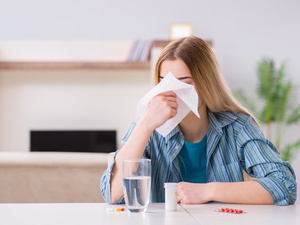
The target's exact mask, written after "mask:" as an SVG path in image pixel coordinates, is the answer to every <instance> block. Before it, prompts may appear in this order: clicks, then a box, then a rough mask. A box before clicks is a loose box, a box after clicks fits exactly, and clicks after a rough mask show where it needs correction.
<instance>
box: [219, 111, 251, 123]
mask: <svg viewBox="0 0 300 225" xmlns="http://www.w3.org/2000/svg"><path fill="white" fill-rule="evenodd" d="M213 114H214V116H215V118H216V120H217V121H218V122H219V123H220V124H221V125H229V124H231V125H234V126H237V127H243V126H245V124H246V123H249V122H251V121H253V119H252V116H251V115H247V114H245V113H241V112H234V111H224V112H217V113H213ZM253 122H254V121H253Z"/></svg>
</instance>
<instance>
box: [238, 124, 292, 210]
mask: <svg viewBox="0 0 300 225" xmlns="http://www.w3.org/2000/svg"><path fill="white" fill-rule="evenodd" d="M237 143H238V147H239V156H240V158H241V161H242V165H243V167H244V169H245V170H246V172H247V173H248V174H249V175H250V176H252V177H255V179H254V180H255V181H257V182H259V183H260V184H261V185H262V186H263V187H264V188H265V189H266V190H267V191H268V192H269V193H270V194H271V196H272V198H273V201H274V204H276V205H289V204H294V203H295V201H296V198H297V184H296V176H295V173H294V170H293V168H292V167H291V165H290V164H289V163H288V162H284V161H282V160H281V158H280V154H279V152H278V150H277V149H276V148H275V146H274V145H273V144H272V143H271V142H269V141H268V140H267V139H266V138H265V137H264V135H263V134H262V132H261V131H260V129H259V128H258V127H257V125H256V124H255V123H254V122H253V121H252V119H250V120H249V121H247V123H246V124H245V126H244V128H243V129H242V130H241V131H240V133H239V135H238V137H237Z"/></svg>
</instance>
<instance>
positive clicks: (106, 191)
mask: <svg viewBox="0 0 300 225" xmlns="http://www.w3.org/2000/svg"><path fill="white" fill-rule="evenodd" d="M135 126H136V123H132V124H131V126H130V128H129V130H128V131H127V133H126V135H125V137H124V138H123V140H122V143H121V146H124V144H125V143H126V141H127V140H128V139H129V137H130V135H131V133H132V131H133V130H134V128H135ZM119 151H120V150H118V151H116V153H115V156H114V158H113V159H112V161H111V162H110V164H109V166H108V168H107V169H106V171H105V172H104V173H103V175H102V178H101V182H100V189H101V193H102V195H103V198H104V200H105V201H106V202H107V203H108V204H123V203H124V202H125V201H124V196H122V197H121V198H120V199H119V200H118V201H116V202H115V203H112V202H111V195H110V185H111V174H112V170H113V168H114V165H115V162H116V161H115V158H116V156H117V154H118V153H119Z"/></svg>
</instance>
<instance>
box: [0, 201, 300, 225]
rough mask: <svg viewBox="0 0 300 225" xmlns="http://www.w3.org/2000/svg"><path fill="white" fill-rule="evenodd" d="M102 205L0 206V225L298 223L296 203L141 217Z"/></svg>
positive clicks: (151, 212) (198, 208)
mask: <svg viewBox="0 0 300 225" xmlns="http://www.w3.org/2000/svg"><path fill="white" fill-rule="evenodd" d="M116 207H125V206H124V205H118V206H111V205H108V204H106V203H70V204H67V203H65V204H63V203H59V204H53V203H52V204H0V224H1V225H19V224H22V225H27V224H28V225H50V224H51V225H61V224H62V225H69V224H70V225H71V224H72V225H93V224H97V225H102V224H103V225H105V224H109V225H122V224H126V225H127V224H128V225H129V224H130V225H144V224H145V225H151V224H154V225H163V224H168V225H177V224H178V225H194V224H195V225H196V224H202V225H209V224H222V225H226V224H230V225H235V224H238V225H246V224H251V225H254V224H255V225H256V224H262V225H268V224H270V225H271V224H272V225H276V224H281V225H282V224H284V225H285V224H289V225H299V224H300V204H296V205H291V206H281V207H280V206H273V205H234V204H221V203H208V204H201V205H178V207H177V208H178V211H176V212H165V210H164V204H163V203H153V204H150V205H149V208H148V211H147V212H146V213H144V214H134V213H129V212H127V210H126V211H125V212H107V208H116ZM222 207H223V208H225V207H227V208H238V209H243V210H244V211H245V212H246V213H243V214H230V213H221V212H216V211H215V210H216V209H217V208H222Z"/></svg>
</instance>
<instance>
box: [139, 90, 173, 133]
mask: <svg viewBox="0 0 300 225" xmlns="http://www.w3.org/2000/svg"><path fill="white" fill-rule="evenodd" d="M176 98H177V97H176V94H175V93H174V92H173V91H168V92H164V93H160V94H158V95H156V96H155V97H154V98H153V99H152V100H151V101H150V102H149V104H148V107H147V110H146V112H145V114H144V116H143V118H142V121H143V122H144V123H146V124H147V126H148V127H149V128H151V129H152V130H155V129H156V128H158V127H160V126H161V125H163V124H164V123H165V122H166V121H167V120H168V119H171V118H173V117H174V116H176V114H177V108H178V104H177V100H176Z"/></svg>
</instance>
